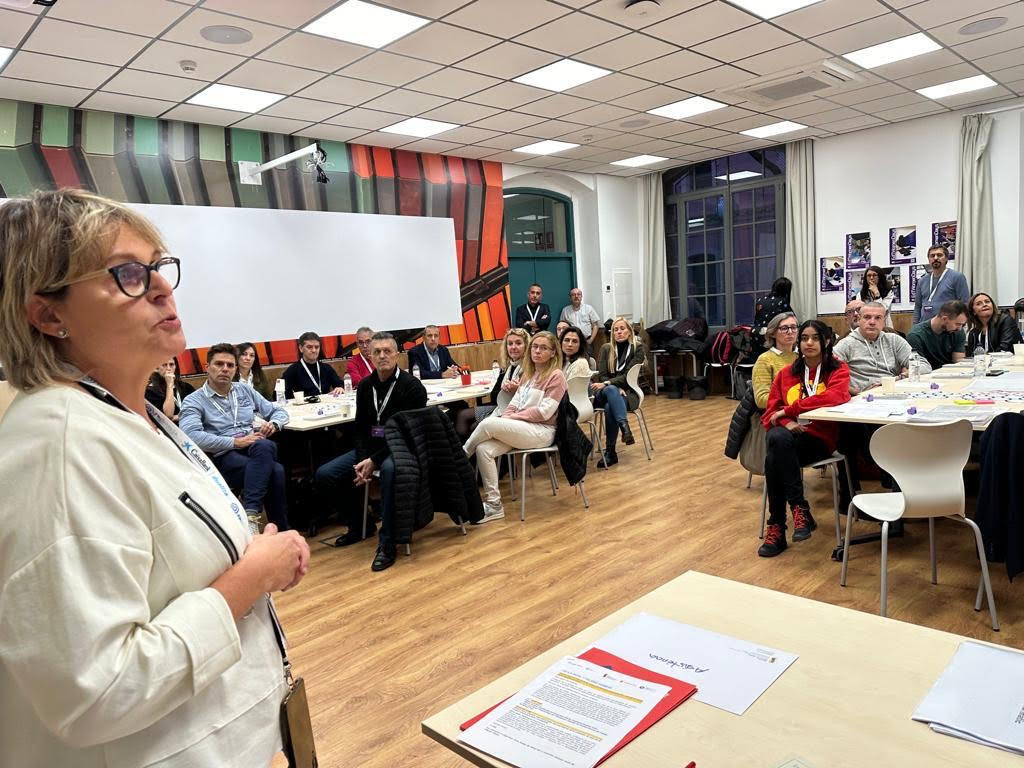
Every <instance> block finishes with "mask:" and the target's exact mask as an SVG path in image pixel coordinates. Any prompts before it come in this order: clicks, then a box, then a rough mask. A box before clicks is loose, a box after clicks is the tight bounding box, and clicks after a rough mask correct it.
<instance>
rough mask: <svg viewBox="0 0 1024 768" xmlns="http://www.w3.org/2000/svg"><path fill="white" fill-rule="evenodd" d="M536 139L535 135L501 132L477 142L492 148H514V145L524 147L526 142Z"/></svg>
mask: <svg viewBox="0 0 1024 768" xmlns="http://www.w3.org/2000/svg"><path fill="white" fill-rule="evenodd" d="M536 141H537V137H536V136H520V135H519V134H515V133H503V134H501V135H499V136H492V137H490V138H488V139H484V140H483V141H480V142H477V143H478V144H479V145H480V146H481V147H491V148H492V149H515V148H516V147H525V146H527V145H528V144H534V143H536Z"/></svg>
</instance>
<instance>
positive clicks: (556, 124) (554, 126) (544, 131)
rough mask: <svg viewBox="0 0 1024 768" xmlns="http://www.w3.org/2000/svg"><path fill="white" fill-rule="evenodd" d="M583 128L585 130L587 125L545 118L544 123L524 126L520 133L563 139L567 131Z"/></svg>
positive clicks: (541, 137) (574, 131)
mask: <svg viewBox="0 0 1024 768" xmlns="http://www.w3.org/2000/svg"><path fill="white" fill-rule="evenodd" d="M582 130H585V126H583V125H581V124H580V123H571V122H566V121H565V120H545V121H544V122H543V123H537V124H536V125H531V126H530V127H529V128H523V129H522V130H520V131H519V133H521V134H527V135H528V136H535V137H536V138H538V139H561V138H562V136H564V135H565V134H567V133H577V132H579V131H582ZM566 141H568V139H566ZM575 143H579V142H575Z"/></svg>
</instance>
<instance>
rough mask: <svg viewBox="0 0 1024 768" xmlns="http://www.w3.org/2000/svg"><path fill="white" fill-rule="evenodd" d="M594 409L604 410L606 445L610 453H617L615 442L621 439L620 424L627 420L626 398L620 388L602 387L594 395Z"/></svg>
mask: <svg viewBox="0 0 1024 768" xmlns="http://www.w3.org/2000/svg"><path fill="white" fill-rule="evenodd" d="M594 407H595V408H604V431H605V445H606V447H607V450H608V452H609V453H615V441H616V440H618V439H619V424H620V423H621V422H623V421H625V420H626V413H627V410H628V408H627V403H626V398H625V397H624V396H623V395H622V393H621V392H619V388H618V387H613V386H607V387H601V389H599V390H597V394H596V395H594Z"/></svg>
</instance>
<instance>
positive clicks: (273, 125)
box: [234, 115, 310, 136]
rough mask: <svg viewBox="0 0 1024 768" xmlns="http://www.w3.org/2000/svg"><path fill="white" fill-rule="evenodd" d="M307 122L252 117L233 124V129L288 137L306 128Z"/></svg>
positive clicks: (259, 116)
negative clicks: (244, 129)
mask: <svg viewBox="0 0 1024 768" xmlns="http://www.w3.org/2000/svg"><path fill="white" fill-rule="evenodd" d="M309 126H310V123H309V121H308V120H290V119H289V118H287V117H272V116H270V115H252V116H251V117H247V118H245V120H240V121H239V122H237V123H235V125H234V127H235V128H248V129H249V130H251V131H267V132H268V133H282V134H284V135H285V136H288V135H290V134H293V133H298V132H299V131H301V130H303V129H305V128H308V127H309Z"/></svg>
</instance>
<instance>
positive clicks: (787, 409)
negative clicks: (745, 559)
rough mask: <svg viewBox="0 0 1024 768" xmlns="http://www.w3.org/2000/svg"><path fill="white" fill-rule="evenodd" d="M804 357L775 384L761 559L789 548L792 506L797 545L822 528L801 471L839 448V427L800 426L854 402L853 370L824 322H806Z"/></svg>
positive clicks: (766, 420) (768, 412) (765, 420)
mask: <svg viewBox="0 0 1024 768" xmlns="http://www.w3.org/2000/svg"><path fill="white" fill-rule="evenodd" d="M798 338H799V348H800V356H799V357H798V358H797V359H796V361H795V362H794V363H793V365H792V366H790V367H788V368H783V369H782V370H781V371H779V373H778V375H777V376H776V377H775V380H774V381H773V382H772V388H771V392H770V393H769V394H768V404H767V406H766V407H765V410H764V415H763V416H762V417H761V423H762V424H764V428H765V429H766V430H767V431H768V438H767V449H766V453H765V461H764V482H765V486H766V487H767V489H768V527H767V529H766V530H765V534H764V543H763V544H762V545H761V548H760V549H758V550H757V554H759V555H760V556H761V557H775V555H777V554H779V553H780V552H782V551H783V550H784V549H785V548H786V502H787V501H788V502H789V506H790V508H791V509H792V510H793V541H803V540H804V539H807V538H810V536H811V531H813V530H814V529H815V528H817V527H818V526H817V524H816V523H815V522H814V518H813V517H811V509H810V505H808V503H807V499H806V498H804V483H803V476H802V474H801V472H800V468H801V467H802V466H804V465H805V464H811V463H813V462H815V461H820V460H821V459H824V458H826V457H828V456H830V455H831V454H832V452H833V451H835V449H836V439H837V438H838V435H839V425H838V424H836V423H834V422H820V421H812V422H809V423H806V424H801V423H800V422H799V418H800V414H802V413H805V412H807V411H813V410H814V409H815V408H824V407H828V406H832V405H839V404H840V403H845V402H846V401H847V400H849V399H850V369H849V368H847V366H846V363H844V362H843V361H842V360H839V359H838V358H835V357H833V356H832V345H833V343H834V338H835V337H834V335H833V333H832V329H831V328H829V327H828V326H827V325H825V324H824V323H823V322H821V321H820V320H806V321H804V323H803V324H802V325H801V326H800V332H799V336H798Z"/></svg>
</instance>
